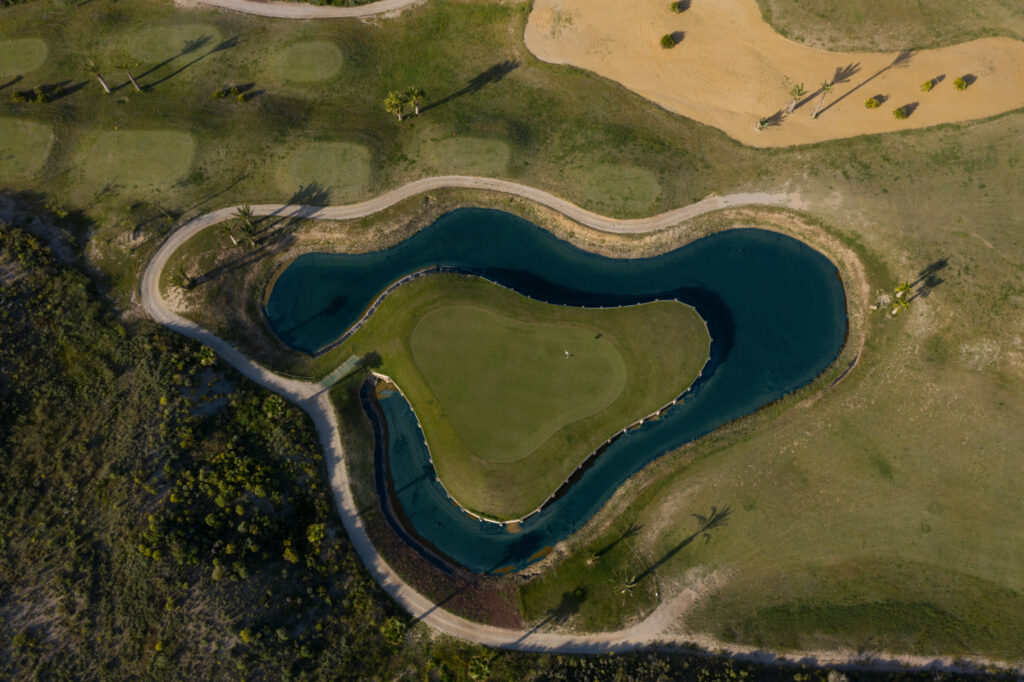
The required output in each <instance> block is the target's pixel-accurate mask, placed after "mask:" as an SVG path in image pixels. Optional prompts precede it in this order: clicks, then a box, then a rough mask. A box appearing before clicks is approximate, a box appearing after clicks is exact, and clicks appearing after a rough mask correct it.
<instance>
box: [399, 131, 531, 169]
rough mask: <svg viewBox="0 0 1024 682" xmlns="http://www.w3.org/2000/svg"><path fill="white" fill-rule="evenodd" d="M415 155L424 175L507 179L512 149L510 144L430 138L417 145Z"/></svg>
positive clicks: (465, 138) (489, 140)
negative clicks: (479, 176)
mask: <svg viewBox="0 0 1024 682" xmlns="http://www.w3.org/2000/svg"><path fill="white" fill-rule="evenodd" d="M412 155H413V158H414V159H415V160H416V166H417V168H419V169H420V171H421V172H422V173H424V174H425V175H426V174H430V175H449V174H455V173H457V174H461V175H482V176H488V177H492V176H493V177H504V176H506V175H507V174H508V170H509V163H510V161H511V159H512V149H511V148H510V147H509V145H508V143H506V142H503V141H502V140H496V139H491V138H482V137H448V138H443V139H442V138H438V137H431V138H430V139H427V140H424V141H423V142H421V143H420V144H418V145H417V146H416V148H415V150H414V151H413V152H412Z"/></svg>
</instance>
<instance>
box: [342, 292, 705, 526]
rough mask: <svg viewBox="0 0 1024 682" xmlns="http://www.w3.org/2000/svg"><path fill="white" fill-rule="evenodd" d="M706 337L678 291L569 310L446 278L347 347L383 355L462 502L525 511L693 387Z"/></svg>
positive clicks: (384, 314)
mask: <svg viewBox="0 0 1024 682" xmlns="http://www.w3.org/2000/svg"><path fill="white" fill-rule="evenodd" d="M709 345H710V337H709V336H708V333H707V329H706V327H705V325H704V321H703V320H701V319H700V316H699V315H697V313H696V311H694V310H693V308H690V307H689V306H685V305H683V304H681V303H677V302H674V301H659V302H655V303H648V304H644V305H640V306H631V307H628V308H611V309H604V310H599V309H585V308H567V307H564V306H554V305H549V304H545V303H540V302H537V301H533V300H531V299H528V298H525V297H522V296H520V295H518V294H516V293H514V292H512V291H509V290H507V289H504V288H502V287H499V286H497V285H494V284H491V283H489V282H486V281H484V280H479V279H475V278H466V277H460V276H454V275H437V276H432V277H428V278H425V279H422V280H417V281H414V282H412V283H410V284H408V285H406V286H404V287H402V288H401V289H399V290H398V291H397V292H395V293H394V294H393V295H392V296H391V297H389V298H388V299H387V300H386V301H385V303H384V304H383V305H382V306H381V307H380V308H379V309H378V310H377V311H376V312H375V313H374V315H373V316H372V317H371V318H370V320H369V321H368V322H367V324H366V325H365V326H364V327H363V328H362V329H361V330H360V331H359V332H358V333H357V334H356V335H355V336H353V338H352V339H351V341H350V342H349V343H348V344H345V346H346V349H345V351H344V352H349V350H348V348H349V347H350V348H351V349H352V351H351V352H355V353H357V354H359V355H363V354H366V353H368V352H371V351H376V352H378V353H380V354H381V356H382V357H383V365H382V368H381V371H382V372H384V373H385V374H387V375H388V376H390V377H391V378H392V379H394V380H395V382H396V383H397V384H398V386H399V387H400V388H401V389H402V390H403V392H404V393H405V394H406V396H407V397H408V398H409V402H410V403H411V404H412V406H413V408H414V409H415V410H416V414H417V417H418V418H419V420H420V423H421V424H422V426H423V430H424V435H425V436H426V439H427V443H428V445H429V446H430V450H431V456H432V457H433V459H434V464H435V467H436V468H437V473H438V476H439V477H440V478H441V481H442V482H443V483H444V484H445V487H447V488H448V490H449V492H451V494H452V495H453V496H454V497H455V498H456V499H457V500H459V502H460V503H461V504H463V505H464V506H466V507H467V508H469V509H472V510H473V511H476V512H479V513H484V514H488V515H490V516H495V517H499V518H517V517H519V516H522V515H524V514H527V513H529V512H530V511H532V510H533V509H534V508H536V507H537V506H538V505H539V504H540V503H541V502H543V501H544V499H545V498H546V497H547V496H548V495H550V494H551V493H552V492H554V490H555V489H556V488H557V487H558V486H559V484H561V482H562V481H563V480H564V479H565V478H566V477H568V475H569V474H570V473H572V471H573V470H574V469H575V468H576V466H578V465H579V463H580V462H582V461H583V459H585V458H586V457H587V456H588V455H589V454H590V453H591V452H592V451H593V450H594V449H595V448H596V447H597V446H598V445H600V444H601V443H602V442H604V440H606V439H607V438H608V437H610V436H611V435H612V434H614V433H615V432H616V431H618V430H620V429H622V428H623V427H625V426H627V425H629V424H630V423H631V422H633V421H635V420H637V419H640V418H642V417H644V416H646V415H648V414H650V413H651V412H654V411H655V410H657V409H658V408H660V407H662V406H663V405H665V404H666V403H668V402H670V401H671V400H673V399H674V398H675V397H677V396H678V395H679V394H681V393H682V392H683V391H684V390H686V388H687V387H688V386H689V385H690V384H691V383H692V382H693V380H694V379H696V377H697V375H698V374H699V373H700V370H701V369H702V368H703V366H704V363H705V361H706V360H707V357H708V349H709ZM566 350H568V351H569V357H568V358H566V356H565V351H566Z"/></svg>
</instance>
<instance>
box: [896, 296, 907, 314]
mask: <svg viewBox="0 0 1024 682" xmlns="http://www.w3.org/2000/svg"><path fill="white" fill-rule="evenodd" d="M909 305H910V301H908V300H907V299H906V298H897V299H896V300H895V301H894V302H893V304H892V314H893V315H895V314H896V313H898V312H900V311H901V310H906V309H907V306H909Z"/></svg>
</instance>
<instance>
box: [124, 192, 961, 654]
mask: <svg viewBox="0 0 1024 682" xmlns="http://www.w3.org/2000/svg"><path fill="white" fill-rule="evenodd" d="M442 187H455V188H475V189H487V190H492V191H496V192H504V193H508V194H514V195H516V196H520V197H524V198H527V199H531V200H533V201H536V202H537V203H540V204H543V205H545V206H548V207H550V208H552V209H555V210H557V211H559V212H561V213H563V214H565V215H566V216H568V217H569V218H571V219H573V220H575V221H578V222H580V223H582V224H584V225H588V226H590V227H593V228H596V229H600V230H605V231H608V232H617V233H642V232H651V231H655V230H660V229H664V228H667V227H670V226H673V225H676V224H678V223H680V222H682V221H684V220H687V219H689V218H693V217H695V216H698V215H701V214H703V213H708V212H710V211H714V210H718V209H721V208H726V207H731V206H743V205H762V206H763V205H787V206H796V205H798V203H799V201H798V199H797V198H796V197H795V196H792V195H786V194H768V193H754V194H731V195H727V196H722V197H709V198H707V199H704V200H702V201H699V202H697V203H695V204H691V205H689V206H685V207H683V208H679V209H675V210H672V211H668V212H666V213H662V214H660V215H656V216H652V217H649V218H641V219H636V220H616V219H614V218H607V217H604V216H600V215H597V214H596V213H592V212H590V211H587V210H586V209H583V208H580V207H579V206H576V205H575V204H572V203H570V202H568V201H566V200H564V199H560V198H558V197H556V196H554V195H552V194H549V193H548V192H544V191H543V190H539V189H535V188H533V187H528V186H526V185H521V184H519V183H515V182H510V181H507V180H498V179H493V178H479V177H471V176H444V177H433V178H425V179H423V180H418V181H415V182H411V183H409V184H407V185H403V186H402V187H399V188H397V189H395V190H392V191H390V192H387V193H385V194H382V195H380V196H378V197H376V198H374V199H370V200H368V201H364V202H362V203H358V204H348V205H344V206H325V207H317V206H300V205H287V204H264V205H259V206H253V207H252V209H253V213H255V214H256V215H261V216H263V215H270V214H274V215H281V216H296V217H298V216H303V217H315V218H319V219H348V218H358V217H362V216H367V215H370V214H372V213H375V212H377V211H381V210H383V209H385V208H388V207H389V206H392V205H393V204H395V203H396V202H398V201H401V200H403V199H406V198H408V197H411V196H414V195H416V194H420V193H422V192H425V191H428V190H432V189H439V188H442ZM236 209H237V207H234V206H232V207H227V208H222V209H219V210H216V211H211V212H210V213H206V214H203V215H201V216H198V217H196V218H193V219H192V220H190V221H189V222H187V223H185V224H184V225H182V226H181V227H180V228H179V229H178V230H177V231H175V232H174V233H173V234H171V236H170V237H169V238H168V239H167V240H166V241H165V242H164V243H163V245H162V246H161V247H160V248H159V249H158V250H157V252H156V254H155V255H154V256H153V258H152V259H151V260H150V262H149V264H148V265H147V266H146V269H145V272H144V273H143V276H142V283H141V297H142V299H141V300H142V305H143V307H144V308H145V309H146V311H147V312H148V313H149V315H150V316H152V317H153V319H154V320H156V321H157V322H159V323H160V324H162V325H164V326H165V327H167V328H169V329H171V330H173V331H176V332H178V333H179V334H184V335H185V336H188V337H190V338H193V339H196V340H198V341H200V342H202V343H204V344H206V345H208V346H210V347H211V348H212V349H213V350H214V351H215V352H216V353H217V355H218V356H220V357H221V358H222V359H223V360H225V361H227V362H228V363H230V364H231V365H232V366H233V367H235V369H237V370H238V371H239V372H241V373H242V374H243V375H245V376H246V377H248V378H249V379H251V380H253V381H255V382H256V383H258V384H259V385H261V386H263V387H264V388H266V389H268V390H270V391H273V392H274V393H277V394H279V395H281V396H283V397H285V398H287V399H288V400H290V401H292V402H294V403H295V404H297V405H299V406H300V407H302V409H304V410H305V411H306V412H307V413H309V415H310V416H311V417H312V418H313V421H314V423H315V424H316V429H317V434H318V436H319V438H320V443H321V446H322V447H323V451H324V456H325V458H326V464H327V471H328V474H329V478H330V485H331V490H332V491H333V494H334V501H335V504H336V506H337V509H338V514H339V515H340V517H341V520H342V523H343V524H344V526H345V530H346V531H347V532H348V535H349V538H350V540H351V542H352V545H353V546H354V547H355V550H356V553H357V554H358V555H359V558H360V559H361V560H362V562H363V563H364V564H365V565H366V567H367V568H368V569H369V571H370V573H371V574H372V575H373V577H374V579H375V580H377V582H378V583H380V585H381V586H382V587H383V588H384V590H385V591H386V592H387V593H388V594H389V595H391V597H392V598H394V599H395V601H397V602H398V603H399V604H401V605H402V607H403V608H405V609H406V610H407V611H408V612H409V613H410V614H412V616H413V617H414V618H416V619H417V620H422V621H424V622H425V623H427V624H428V625H430V626H431V627H433V628H435V629H436V630H439V631H441V632H443V633H445V634H448V635H452V636H454V637H458V638H460V639H463V640H467V641H471V642H477V643H479V644H484V645H487V646H492V647H500V648H505V649H514V650H518V651H531V652H548V653H561V654H599V653H608V652H625V651H632V650H636V649H641V648H645V647H652V646H671V645H675V646H684V647H693V646H694V645H696V646H699V647H702V648H703V649H709V650H715V651H719V652H722V653H725V654H728V655H731V656H734V657H737V658H744V659H748V660H755V661H759V662H773V661H782V660H788V661H794V662H795V661H800V660H804V661H806V660H807V658H808V657H813V658H814V659H815V660H816V661H817V662H818V663H820V664H835V665H851V666H853V667H857V668H872V669H880V670H905V669H907V667H908V666H909V667H914V668H942V669H955V668H954V665H955V664H954V662H953V661H952V660H950V659H934V658H926V657H913V656H888V655H887V656H885V657H884V659H883V658H877V657H876V658H873V659H871V660H868V661H866V660H864V656H863V655H859V654H857V653H856V652H852V651H851V652H841V651H822V652H815V651H804V652H799V653H797V654H790V655H788V656H785V657H780V656H777V655H775V654H772V653H769V652H764V651H761V650H757V649H755V648H753V647H743V646H736V645H731V644H730V645H723V644H722V643H720V642H717V641H713V640H710V639H706V638H701V637H699V636H695V635H678V634H674V633H673V632H672V629H671V628H672V626H673V624H674V622H675V620H676V619H677V618H678V617H679V616H680V615H681V614H683V613H685V612H686V611H687V610H688V608H689V607H690V605H691V604H693V603H694V602H695V601H696V600H697V599H698V598H699V596H700V594H701V592H702V591H703V589H704V587H705V585H704V584H705V582H706V581H707V580H713V579H714V576H709V577H707V578H706V579H704V580H695V581H694V582H693V584H692V585H691V586H690V587H689V588H687V589H684V590H683V591H682V592H681V593H679V594H678V595H676V596H675V597H674V598H672V599H671V600H669V601H666V602H664V603H662V604H661V605H660V606H659V607H658V608H657V609H656V610H655V611H654V612H653V613H652V614H651V615H649V616H648V617H647V618H646V619H644V620H643V621H641V622H640V623H638V624H636V625H634V626H633V627H630V628H627V629H624V630H618V631H614V632H601V633H594V634H581V635H577V634H571V633H562V632H537V631H534V630H532V629H529V630H528V629H519V630H513V629H505V628H498V627H493V626H489V625H481V624H480V623H474V622H471V621H469V620H466V619H464V618H460V617H459V616H456V615H454V614H452V613H449V612H448V611H445V610H444V609H442V608H440V607H439V606H438V605H437V604H435V603H434V602H432V601H431V600H430V599H428V598H427V597H425V596H423V595H422V594H420V593H419V592H417V591H416V590H415V589H413V588H412V587H411V586H409V585H408V584H407V583H406V582H405V581H404V580H402V578H401V577H400V576H399V575H398V574H397V573H395V571H394V570H392V568H391V567H390V566H389V565H388V564H387V563H386V562H385V561H384V559H383V558H382V557H381V556H380V554H379V553H378V552H377V549H376V548H375V547H374V546H373V543H372V542H371V541H370V538H369V536H368V535H367V533H366V529H365V528H364V526H363V522H362V519H361V518H360V517H359V512H358V509H357V507H356V504H355V500H354V499H353V497H352V491H351V489H350V487H349V481H348V470H347V468H346V466H345V460H344V451H343V449H342V445H341V435H340V432H339V426H338V420H337V415H336V414H335V411H334V407H333V405H332V404H331V401H330V397H329V394H328V392H327V391H326V390H325V389H324V388H323V386H322V385H321V384H320V383H318V382H310V381H299V380H296V379H290V378H287V377H283V376H281V375H278V374H276V373H274V372H272V371H270V370H269V369H267V368H265V367H263V366H261V365H259V364H257V363H256V362H254V361H252V360H251V359H249V358H248V357H247V356H246V355H244V354H243V353H242V352H241V351H239V350H238V349H236V348H235V347H233V346H232V345H231V344H229V343H228V342H227V341H225V340H224V339H222V338H220V337H218V336H216V335H215V334H213V333H211V332H209V331H207V330H206V329H203V328H202V327H200V326H199V325H197V324H196V323H194V322H192V321H190V320H187V319H185V318H184V317H181V316H180V315H178V314H176V313H174V312H172V311H171V310H170V308H169V307H168V305H167V303H166V301H164V299H163V297H162V296H161V295H160V288H159V281H160V276H161V273H162V272H163V270H164V267H165V266H166V265H167V262H168V260H169V259H170V257H171V255H172V254H173V253H174V252H175V251H176V250H177V249H178V248H179V247H180V246H181V245H182V244H184V243H185V242H186V241H188V240H189V239H190V238H192V237H193V236H195V235H196V234H198V233H199V232H201V231H202V230H205V229H206V228H208V227H211V226H213V225H216V224H217V223H220V222H222V221H224V220H226V219H228V218H230V217H232V216H233V215H234V214H235V211H236Z"/></svg>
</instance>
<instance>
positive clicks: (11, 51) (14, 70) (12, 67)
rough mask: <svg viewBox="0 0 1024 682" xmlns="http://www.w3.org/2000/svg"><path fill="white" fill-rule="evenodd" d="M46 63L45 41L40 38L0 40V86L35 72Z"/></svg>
mask: <svg viewBox="0 0 1024 682" xmlns="http://www.w3.org/2000/svg"><path fill="white" fill-rule="evenodd" d="M45 61H46V41H45V40H43V39H42V38H15V39H14V40H0V85H3V84H4V83H7V82H8V81H9V80H10V79H12V78H14V77H16V76H19V75H22V74H27V73H29V72H31V71H35V70H36V69H38V68H39V67H40V66H42V65H43V63H44V62H45Z"/></svg>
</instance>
